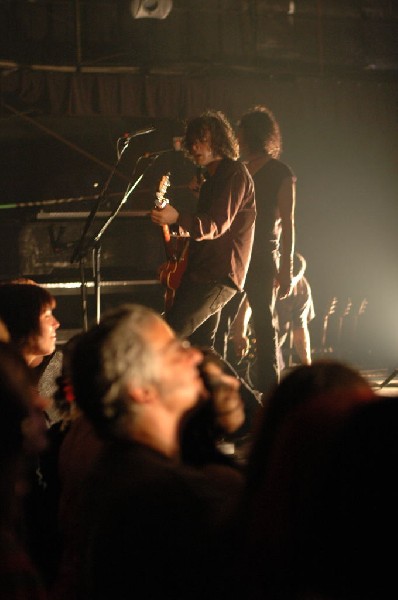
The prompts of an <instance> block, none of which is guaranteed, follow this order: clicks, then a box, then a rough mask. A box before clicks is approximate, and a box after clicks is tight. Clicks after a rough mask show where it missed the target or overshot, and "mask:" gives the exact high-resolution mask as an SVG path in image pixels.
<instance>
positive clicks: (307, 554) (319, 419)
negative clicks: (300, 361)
mask: <svg viewBox="0 0 398 600" xmlns="http://www.w3.org/2000/svg"><path fill="white" fill-rule="evenodd" d="M376 401H377V397H376V396H375V394H374V393H373V391H372V389H371V388H370V386H369V384H368V383H367V381H366V380H365V379H364V378H363V377H362V376H361V375H360V373H359V372H357V371H355V370H354V369H351V368H350V367H348V366H346V365H344V364H341V363H338V362H336V361H325V362H315V363H314V364H313V365H311V366H300V367H297V368H296V369H294V370H293V371H291V372H290V373H289V374H288V375H287V376H286V377H285V378H284V379H283V380H282V382H281V383H280V385H279V386H278V387H277V388H276V389H275V391H274V393H273V394H271V396H270V398H269V400H268V404H267V405H266V407H265V410H264V413H263V415H262V421H261V424H260V426H259V430H258V431H257V435H256V441H255V443H254V445H253V451H252V455H251V457H250V459H249V468H248V486H247V491H246V498H245V511H246V512H245V515H244V516H243V519H244V520H245V525H244V532H245V533H244V534H245V536H246V543H247V547H246V550H247V564H248V568H249V572H250V574H251V575H250V576H252V577H253V585H255V586H257V590H261V593H267V594H268V596H269V597H270V598H274V597H278V598H279V597H280V598H290V599H293V598H296V597H301V596H299V595H298V596H296V595H295V593H296V592H297V590H299V592H300V593H303V592H306V589H305V588H306V586H307V584H308V580H306V578H308V577H310V574H311V565H312V566H313V564H315V563H316V560H317V559H316V557H315V555H316V554H317V553H319V548H318V549H317V550H316V551H315V552H314V554H313V553H312V550H311V546H312V542H311V540H312V539H314V540H316V541H317V542H318V541H319V539H318V538H317V536H318V533H317V527H316V526H314V523H315V520H314V519H315V517H314V515H315V514H316V511H317V509H318V508H319V507H320V504H319V502H318V498H319V495H318V494H319V490H320V486H321V481H322V477H323V474H324V472H325V470H326V469H328V468H329V467H328V465H329V463H330V460H331V457H332V456H333V455H334V452H335V449H336V447H338V439H339V436H340V433H341V431H342V430H343V429H344V427H345V424H346V422H347V420H348V419H349V418H350V415H351V414H353V413H354V411H356V410H357V409H358V408H359V407H362V406H365V405H367V404H368V403H373V402H376ZM321 510H322V511H323V512H322V515H323V518H324V519H328V518H329V516H328V511H329V510H330V511H333V506H332V505H330V504H327V505H326V504H325V506H324V507H322V506H321ZM318 525H319V523H318ZM314 548H315V542H314ZM264 565H267V566H266V567H264ZM313 577H314V575H313ZM254 582H255V583H254ZM278 594H279V595H278ZM268 596H267V597H268ZM303 597H305V595H304V596H303Z"/></svg>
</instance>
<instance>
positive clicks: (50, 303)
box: [0, 283, 59, 367]
mask: <svg viewBox="0 0 398 600" xmlns="http://www.w3.org/2000/svg"><path fill="white" fill-rule="evenodd" d="M55 305H56V302H55V298H54V297H53V296H52V295H51V294H50V293H49V292H48V291H47V290H46V289H45V288H43V287H40V286H39V285H36V284H34V283H5V284H2V285H0V319H1V320H2V321H3V323H4V325H5V326H6V328H7V329H8V332H9V334H10V341H11V342H12V343H13V344H14V345H15V346H16V347H17V348H18V350H19V351H20V352H21V354H22V356H23V358H24V359H25V361H26V363H27V364H28V366H30V367H35V366H37V365H39V364H40V363H41V361H42V360H43V358H44V356H48V355H50V354H52V353H53V352H54V350H55V344H56V339H57V336H56V330H57V329H58V327H59V321H58V320H57V319H56V318H55V316H54V315H53V310H54V308H55Z"/></svg>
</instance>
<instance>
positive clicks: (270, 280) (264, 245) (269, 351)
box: [238, 106, 296, 393]
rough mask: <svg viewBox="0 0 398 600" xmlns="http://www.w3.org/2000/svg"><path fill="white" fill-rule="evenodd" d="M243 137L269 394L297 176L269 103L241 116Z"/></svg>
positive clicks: (260, 347) (260, 361)
mask: <svg viewBox="0 0 398 600" xmlns="http://www.w3.org/2000/svg"><path fill="white" fill-rule="evenodd" d="M238 140H239V148H240V154H241V159H242V160H244V161H245V163H246V165H247V168H248V170H249V172H250V174H251V175H252V177H253V180H254V188H255V194H256V207H257V220H256V234H255V238H254V244H253V252H252V258H251V262H250V267H249V271H248V274H247V279H246V285H245V290H246V296H247V298H246V299H245V302H246V306H247V307H248V306H249V305H250V307H251V310H252V320H253V325H254V330H255V334H256V354H257V373H258V375H257V385H256V387H257V388H258V389H259V390H260V391H261V392H263V393H266V392H268V391H269V390H270V389H271V388H272V386H273V385H274V384H275V383H276V382H277V381H278V380H279V366H278V344H277V335H276V330H275V327H274V324H273V313H274V306H275V300H276V294H278V295H279V298H280V299H282V298H285V297H287V296H288V295H289V294H290V293H291V290H292V276H293V273H292V266H293V252H294V209H295V182H296V178H295V176H294V174H293V172H292V171H291V169H290V168H289V167H288V166H287V165H286V164H285V163H283V162H281V161H280V160H279V157H280V154H281V150H282V139H281V135H280V130H279V126H278V123H277V122H276V119H275V117H274V115H273V114H272V112H271V111H270V110H269V109H268V108H266V107H265V106H255V107H254V108H253V109H251V110H250V111H249V112H247V113H246V114H244V115H243V116H242V117H241V119H240V121H239V123H238ZM243 350H244V349H243V348H242V351H243Z"/></svg>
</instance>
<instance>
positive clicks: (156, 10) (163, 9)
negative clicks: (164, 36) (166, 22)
mask: <svg viewBox="0 0 398 600" xmlns="http://www.w3.org/2000/svg"><path fill="white" fill-rule="evenodd" d="M172 8H173V0H133V2H132V3H131V14H132V15H133V18H134V19H165V18H166V17H167V16H168V15H169V13H170V11H171V9H172Z"/></svg>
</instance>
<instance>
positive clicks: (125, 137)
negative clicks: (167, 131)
mask: <svg viewBox="0 0 398 600" xmlns="http://www.w3.org/2000/svg"><path fill="white" fill-rule="evenodd" d="M153 131H156V129H155V127H152V126H150V127H147V128H146V129H137V131H134V132H133V133H124V134H123V135H122V139H123V140H124V141H125V142H129V141H130V140H131V138H135V137H137V136H138V135H146V134H147V133H152V132H153Z"/></svg>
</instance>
